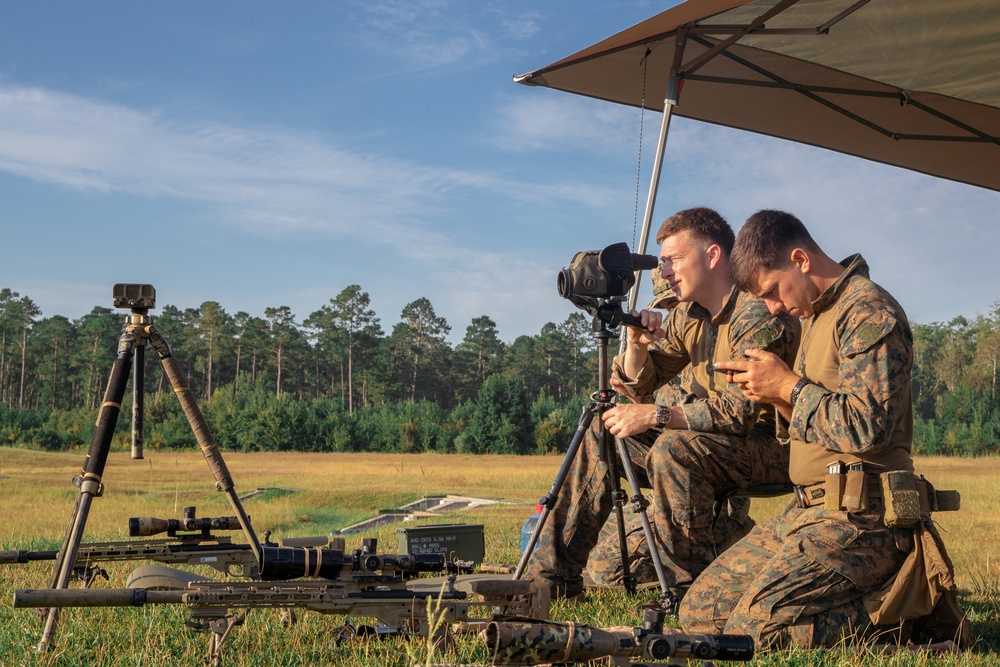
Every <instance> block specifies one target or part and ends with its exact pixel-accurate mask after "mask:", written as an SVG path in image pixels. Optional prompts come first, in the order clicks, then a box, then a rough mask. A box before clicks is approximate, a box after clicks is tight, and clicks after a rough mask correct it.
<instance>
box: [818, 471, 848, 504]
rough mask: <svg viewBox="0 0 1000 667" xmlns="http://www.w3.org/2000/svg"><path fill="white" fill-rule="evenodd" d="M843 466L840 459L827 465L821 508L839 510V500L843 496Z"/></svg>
mask: <svg viewBox="0 0 1000 667" xmlns="http://www.w3.org/2000/svg"><path fill="white" fill-rule="evenodd" d="M844 468H845V466H844V464H843V463H841V462H840V461H837V462H836V463H831V464H830V465H829V466H827V473H826V480H825V481H824V483H823V491H824V493H823V509H826V510H832V511H834V512H836V511H838V510H840V501H841V499H843V497H844Z"/></svg>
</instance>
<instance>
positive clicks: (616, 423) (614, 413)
mask: <svg viewBox="0 0 1000 667" xmlns="http://www.w3.org/2000/svg"><path fill="white" fill-rule="evenodd" d="M601 419H603V420H604V427H605V428H606V429H607V430H608V432H609V433H611V435H617V436H618V437H619V438H627V437H628V436H630V435H637V434H639V433H642V432H643V431H648V430H649V429H651V428H653V427H654V426H656V405H654V404H652V403H642V404H634V405H625V404H622V405H616V406H615V407H613V408H611V409H610V410H607V411H606V412H605V413H604V414H602V415H601Z"/></svg>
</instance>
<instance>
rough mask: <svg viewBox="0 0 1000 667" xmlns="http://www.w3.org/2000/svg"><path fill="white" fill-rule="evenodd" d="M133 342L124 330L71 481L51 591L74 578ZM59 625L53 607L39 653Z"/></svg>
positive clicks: (97, 491) (48, 642)
mask: <svg viewBox="0 0 1000 667" xmlns="http://www.w3.org/2000/svg"><path fill="white" fill-rule="evenodd" d="M136 339H137V337H136V335H135V333H134V332H133V331H131V330H130V329H126V330H125V333H123V334H122V336H121V338H120V339H119V341H118V358H117V359H115V363H114V366H112V369H111V376H110V377H109V378H108V386H107V389H105V392H104V402H103V403H101V409H100V412H99V413H98V415H97V427H96V428H95V429H94V435H93V437H92V438H91V440H90V449H89V450H88V451H87V458H86V459H84V462H83V471H82V472H81V474H80V475H79V476H78V477H75V478H73V483H74V484H76V485H77V486H78V487H79V488H80V491H79V493H78V494H77V499H76V504H75V505H74V506H73V513H72V515H71V516H70V520H69V525H68V526H67V528H66V535H65V536H64V537H63V544H62V548H61V549H59V555H58V556H57V557H56V563H55V569H54V571H53V575H52V576H53V578H52V580H51V582H50V587H51V588H66V587H67V586H68V584H69V580H70V577H71V576H72V574H73V566H74V564H75V563H76V555H77V552H78V551H79V550H80V538H81V537H82V536H83V530H84V528H85V527H86V525H87V516H88V515H89V513H90V504H91V502H92V501H93V499H94V497H95V496H98V495H100V494H101V491H102V484H101V478H102V477H103V476H104V467H105V465H107V462H108V451H109V450H110V447H111V438H112V436H114V432H115V424H117V423H118V414H119V413H120V412H121V409H122V397H124V396H125V385H126V383H127V382H128V375H129V371H130V370H131V368H132V352H133V350H134V349H135V344H136ZM58 622H59V609H58V608H57V607H52V608H50V609H49V613H48V616H47V617H46V619H45V629H44V630H43V631H42V639H41V641H40V642H39V644H38V652H39V653H45V652H46V651H47V650H48V649H49V646H51V645H52V639H53V637H54V636H55V632H56V625H57V624H58Z"/></svg>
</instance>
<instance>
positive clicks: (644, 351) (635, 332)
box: [622, 310, 667, 379]
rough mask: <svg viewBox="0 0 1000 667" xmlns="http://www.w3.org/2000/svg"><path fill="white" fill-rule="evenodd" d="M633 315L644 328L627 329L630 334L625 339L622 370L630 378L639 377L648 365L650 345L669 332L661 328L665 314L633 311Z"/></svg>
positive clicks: (651, 311) (653, 311) (654, 311)
mask: <svg viewBox="0 0 1000 667" xmlns="http://www.w3.org/2000/svg"><path fill="white" fill-rule="evenodd" d="M632 314H633V315H635V316H636V317H638V318H639V319H640V320H641V321H642V328H639V327H632V326H629V327H625V331H626V332H627V333H628V335H627V337H626V339H625V358H624V360H623V362H622V368H623V369H624V371H625V374H626V375H627V376H628V377H630V378H633V379H634V378H635V377H636V376H638V375H639V371H641V370H642V367H643V366H645V365H646V358H647V357H648V356H649V344H650V343H653V342H655V341H658V340H661V339H663V338H665V337H666V335H667V332H666V331H664V330H663V329H662V328H661V326H660V325H661V324H662V323H663V313H661V312H659V311H657V310H641V311H639V312H636V311H634V310H633V311H632Z"/></svg>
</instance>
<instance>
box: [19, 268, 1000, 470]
mask: <svg viewBox="0 0 1000 667" xmlns="http://www.w3.org/2000/svg"><path fill="white" fill-rule="evenodd" d="M151 315H152V318H153V323H154V325H155V326H156V327H157V328H158V329H159V330H160V331H161V332H163V334H164V336H165V337H166V339H167V341H168V342H169V344H170V347H171V349H172V351H173V353H174V356H175V357H176V359H177V360H178V362H179V363H180V365H181V368H182V369H183V372H184V374H185V377H186V379H187V381H188V383H189V384H190V386H191V388H192V390H193V391H194V392H195V394H196V396H198V397H199V403H200V405H201V407H202V411H203V412H204V413H205V417H206V420H207V421H208V423H209V426H210V427H211V428H212V433H213V435H214V436H215V438H216V440H217V441H218V443H219V445H220V446H221V447H223V448H227V449H232V450H237V451H276V450H295V451H403V452H416V451H442V452H470V453H486V452H489V453H517V454H524V453H533V452H549V451H564V450H565V448H566V446H567V445H568V443H569V440H570V438H571V437H572V434H573V432H574V430H575V429H576V425H577V422H578V420H579V417H580V413H581V410H582V408H583V406H584V405H586V404H587V403H588V402H589V400H590V398H589V395H590V393H591V392H592V391H593V390H594V389H596V386H595V385H596V382H597V358H596V357H597V353H596V345H595V342H594V337H593V332H592V326H591V322H590V319H589V318H588V317H587V316H585V315H584V314H583V313H581V312H574V313H571V314H570V315H569V316H568V317H567V318H566V319H565V320H564V321H562V322H561V323H559V324H556V323H551V322H550V323H547V324H546V325H545V326H543V327H542V329H541V331H540V332H539V333H538V334H537V335H534V336H520V337H518V338H516V339H515V340H514V341H513V342H511V343H505V342H503V341H502V340H501V339H500V335H499V332H498V331H497V327H496V323H495V322H494V321H493V320H492V319H490V317H489V316H488V315H482V316H480V317H476V318H474V319H472V321H471V323H470V324H469V325H468V326H467V327H466V330H465V335H464V337H463V338H462V340H461V342H459V343H458V344H456V345H451V344H450V343H449V342H448V340H447V338H448V335H449V334H450V333H451V326H450V325H449V324H448V322H447V321H446V320H445V318H443V317H440V316H439V315H437V314H436V313H435V311H434V307H433V305H432V304H431V302H430V301H429V300H428V299H426V298H420V299H417V300H415V301H413V302H411V303H409V304H407V305H406V306H405V307H404V308H403V309H402V312H401V313H400V316H399V321H398V322H397V323H396V324H395V325H393V327H392V329H391V331H390V332H389V333H388V334H387V333H386V332H385V330H384V329H383V326H382V321H381V319H380V318H379V316H378V315H377V314H376V313H375V311H374V310H373V309H372V308H371V302H370V298H369V295H368V294H367V293H366V292H365V291H364V290H363V289H362V288H361V287H360V286H359V285H350V286H348V287H346V288H345V289H344V290H343V291H341V292H340V294H338V295H337V296H335V297H333V298H331V299H330V300H329V302H328V303H327V304H325V305H323V306H321V307H320V308H319V309H318V310H316V311H314V312H312V313H310V314H309V315H308V316H307V317H305V318H304V319H302V320H299V319H298V318H297V317H296V315H295V314H294V313H293V312H292V311H291V309H290V308H288V307H287V306H280V307H274V308H267V309H265V311H264V314H263V315H264V316H263V317H258V316H254V315H250V314H249V313H246V312H242V311H241V312H237V313H235V314H230V313H228V312H227V311H226V310H225V309H224V308H223V307H222V305H221V304H219V303H217V302H215V301H206V302H205V303H203V304H201V306H199V307H198V308H188V309H183V310H182V309H180V308H177V307H175V306H171V305H167V306H165V307H163V308H162V311H161V312H160V313H158V314H157V313H155V312H153V313H151ZM125 317H126V311H122V310H118V311H115V310H112V309H110V308H104V307H95V308H94V309H93V310H91V312H89V313H88V314H86V315H84V316H83V317H81V318H79V319H77V320H70V319H68V318H66V317H63V316H61V315H55V316H52V317H45V318H43V317H41V311H40V309H39V308H38V307H37V305H36V304H35V303H34V302H33V301H32V300H31V299H30V298H29V297H27V296H21V295H20V294H18V293H17V292H14V291H12V290H10V289H7V288H5V289H2V290H0V444H2V445H15V446H33V447H41V448H45V449H53V450H55V449H65V448H69V447H74V446H78V445H80V444H86V443H88V442H89V440H90V437H91V435H92V433H93V428H94V426H93V424H94V417H95V412H96V410H97V407H98V405H99V404H100V402H101V400H102V399H103V392H104V389H105V384H106V382H107V378H108V374H109V373H110V368H111V364H112V361H113V360H114V358H115V355H116V349H117V345H118V339H119V337H120V335H121V332H122V329H123V326H124V322H125ZM913 330H914V338H915V365H914V372H913V387H912V390H913V400H914V421H915V443H914V444H915V450H916V451H918V452H924V453H935V454H937V453H940V454H964V455H975V454H985V453H990V452H996V451H997V449H998V444H1000V405H998V400H997V396H996V389H997V387H996V381H997V357H998V356H1000V304H998V305H997V306H996V307H995V308H994V311H993V312H992V313H991V314H990V315H989V316H977V317H976V318H975V319H974V320H968V319H966V318H962V317H959V318H956V319H955V320H953V321H952V322H950V323H948V324H942V323H933V324H926V325H914V326H913ZM613 351H614V350H612V352H613ZM146 364H147V367H146V373H145V374H144V375H145V378H144V382H145V386H144V396H145V397H146V399H145V422H146V429H145V438H146V446H147V447H151V448H154V449H155V448H158V447H163V448H173V447H189V446H194V445H195V440H194V437H193V435H192V434H191V433H190V429H189V428H188V426H187V422H186V420H185V418H184V416H183V413H182V412H181V410H180V406H179V405H178V403H177V401H176V399H175V398H174V397H173V392H172V390H171V388H170V386H169V382H168V381H167V379H166V378H165V377H164V376H163V374H162V372H161V371H160V370H159V364H158V363H157V360H156V355H155V354H154V353H153V351H152V350H150V351H149V353H148V354H147V355H146ZM130 402H131V397H130V396H127V397H126V399H125V404H124V405H123V412H122V416H121V417H120V418H119V423H118V428H117V432H116V436H115V437H116V446H122V447H127V446H128V442H129V441H130V438H131V435H130V424H129V419H128V414H129V411H130V410H131V405H130Z"/></svg>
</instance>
